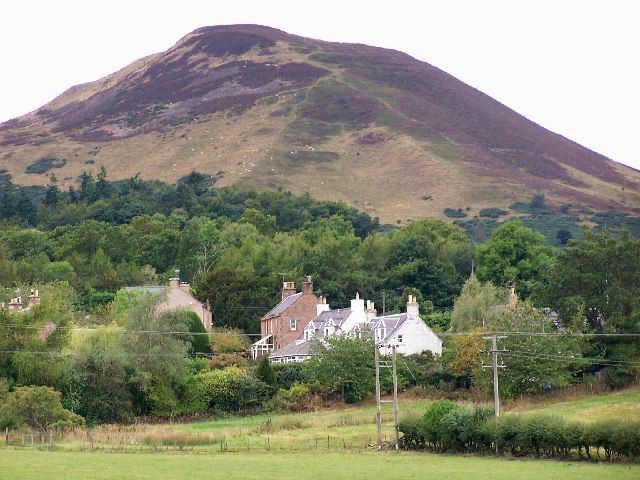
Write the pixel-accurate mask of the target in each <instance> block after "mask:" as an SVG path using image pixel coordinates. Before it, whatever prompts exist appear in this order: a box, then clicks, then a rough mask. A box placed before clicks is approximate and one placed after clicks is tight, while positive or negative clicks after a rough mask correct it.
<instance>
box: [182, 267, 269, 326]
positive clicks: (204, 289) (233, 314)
mask: <svg viewBox="0 0 640 480" xmlns="http://www.w3.org/2000/svg"><path fill="white" fill-rule="evenodd" d="M261 280H262V279H261V278H258V277H256V276H254V275H251V274H248V273H245V272H242V271H238V270H231V269H230V268H227V267H218V268H214V269H212V270H210V271H209V272H207V273H206V274H204V275H202V276H201V277H199V278H198V279H197V280H196V283H195V285H194V293H195V296H196V298H198V300H200V301H201V302H209V305H210V306H211V312H212V315H213V318H215V319H216V320H215V321H216V324H217V325H220V326H222V327H228V328H238V329H240V330H242V331H243V332H246V333H257V332H259V331H260V317H261V316H262V314H263V313H264V312H267V311H268V310H269V308H270V307H269V306H270V305H271V306H273V305H274V304H275V303H276V302H275V298H277V293H276V289H275V288H274V286H275V285H274V286H271V287H270V288H269V287H267V286H264V285H263V284H262V281H261ZM257 307H259V308H260V309H259V308H257Z"/></svg>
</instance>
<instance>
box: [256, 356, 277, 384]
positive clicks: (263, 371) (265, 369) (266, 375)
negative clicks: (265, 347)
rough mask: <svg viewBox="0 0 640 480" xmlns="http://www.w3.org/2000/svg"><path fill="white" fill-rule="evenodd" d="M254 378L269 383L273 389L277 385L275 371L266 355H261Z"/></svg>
mask: <svg viewBox="0 0 640 480" xmlns="http://www.w3.org/2000/svg"><path fill="white" fill-rule="evenodd" d="M256 378H257V379H258V380H260V381H261V382H263V383H264V384H266V385H269V386H270V387H271V388H272V389H274V391H275V388H276V387H277V380H276V372H275V371H274V370H273V367H272V366H271V362H270V361H269V356H268V355H263V357H262V358H261V359H260V363H258V368H257V369H256Z"/></svg>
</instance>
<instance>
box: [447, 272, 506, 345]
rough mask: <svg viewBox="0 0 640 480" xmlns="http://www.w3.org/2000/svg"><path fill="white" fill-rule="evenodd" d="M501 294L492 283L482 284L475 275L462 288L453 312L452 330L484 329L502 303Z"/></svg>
mask: <svg viewBox="0 0 640 480" xmlns="http://www.w3.org/2000/svg"><path fill="white" fill-rule="evenodd" d="M500 297H501V295H500V292H499V291H498V289H497V288H496V287H494V286H493V284H492V283H491V282H486V283H481V282H480V281H479V280H478V279H477V277H476V276H475V275H472V276H471V277H469V279H468V280H467V281H466V282H465V283H464V286H463V287H462V292H460V296H459V297H458V298H457V299H456V302H455V304H454V305H453V311H452V312H451V329H452V330H453V331H454V332H469V331H471V330H473V329H475V328H478V327H484V326H485V325H486V324H487V323H488V321H489V319H490V318H491V316H492V315H493V314H494V313H495V310H496V307H497V306H498V305H500V304H501V303H503V302H502V300H501V298H500Z"/></svg>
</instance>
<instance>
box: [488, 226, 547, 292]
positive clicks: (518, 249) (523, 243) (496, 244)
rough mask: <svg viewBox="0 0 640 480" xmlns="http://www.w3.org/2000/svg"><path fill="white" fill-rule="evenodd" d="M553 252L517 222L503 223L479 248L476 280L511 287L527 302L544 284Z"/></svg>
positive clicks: (538, 236)
mask: <svg viewBox="0 0 640 480" xmlns="http://www.w3.org/2000/svg"><path fill="white" fill-rule="evenodd" d="M555 256H556V250H555V249H554V248H553V247H551V246H550V245H547V244H546V243H545V239H544V237H543V236H542V235H541V234H539V233H538V232H534V231H533V230H531V229H530V228H527V227H524V226H523V225H522V224H521V223H520V222H519V221H517V220H513V221H509V222H505V223H503V224H502V225H500V226H499V227H498V228H496V229H495V230H494V231H493V232H492V233H491V238H489V240H487V241H486V242H485V243H484V244H482V245H480V247H478V251H477V260H478V262H477V265H478V268H477V269H476V274H477V275H478V279H479V280H481V281H483V282H487V281H491V282H493V283H494V285H500V286H502V285H506V284H508V283H514V284H515V287H516V290H517V291H518V294H519V295H521V296H522V297H523V298H528V297H529V296H530V295H531V293H532V292H533V291H534V290H535V289H536V288H539V287H540V286H541V284H542V283H543V282H544V278H545V274H546V272H547V271H548V269H549V268H550V266H551V265H552V264H553V261H554V259H555Z"/></svg>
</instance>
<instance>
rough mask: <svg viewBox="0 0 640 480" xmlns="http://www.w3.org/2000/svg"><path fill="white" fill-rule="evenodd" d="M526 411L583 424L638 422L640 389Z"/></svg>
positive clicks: (637, 387) (639, 420)
mask: <svg viewBox="0 0 640 480" xmlns="http://www.w3.org/2000/svg"><path fill="white" fill-rule="evenodd" d="M526 411H531V412H543V413H551V414H555V415H559V416H561V417H564V418H566V419H568V420H577V421H583V422H591V421H595V420H620V419H624V420H629V421H636V422H640V387H639V386H635V387H632V388H628V389H626V390H620V391H617V392H611V393H607V394H603V395H593V396H589V397H584V398H578V399H576V400H568V401H564V402H556V403H553V404H549V405H544V406H542V407H536V406H532V407H531V408H527V409H526Z"/></svg>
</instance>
